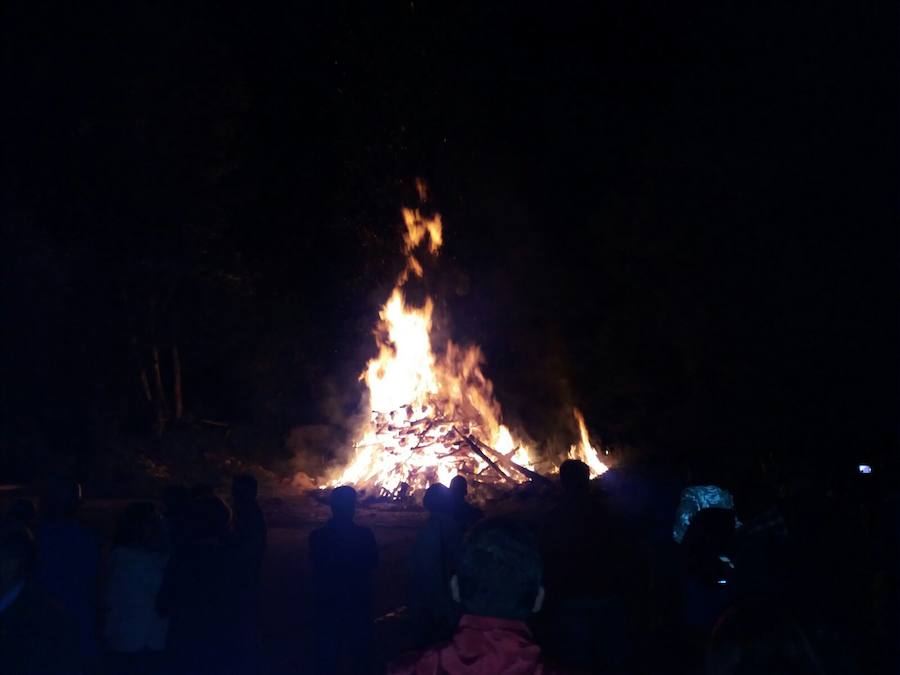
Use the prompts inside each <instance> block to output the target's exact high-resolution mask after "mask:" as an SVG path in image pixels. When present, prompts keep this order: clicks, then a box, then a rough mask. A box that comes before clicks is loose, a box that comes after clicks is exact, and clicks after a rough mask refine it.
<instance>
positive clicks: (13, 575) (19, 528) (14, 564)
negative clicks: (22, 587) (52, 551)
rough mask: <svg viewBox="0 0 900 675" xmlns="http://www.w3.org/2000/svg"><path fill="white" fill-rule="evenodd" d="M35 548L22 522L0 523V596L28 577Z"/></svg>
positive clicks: (35, 553)
mask: <svg viewBox="0 0 900 675" xmlns="http://www.w3.org/2000/svg"><path fill="white" fill-rule="evenodd" d="M36 556H37V548H36V546H35V544H34V537H32V536H31V532H30V531H29V530H28V528H27V527H25V526H24V525H22V523H19V522H16V521H13V520H8V521H5V522H3V523H0V596H3V595H4V594H5V593H6V592H7V591H9V590H10V589H11V588H13V586H15V585H16V584H19V583H21V582H23V581H25V579H27V578H28V575H29V574H30V573H31V570H32V568H33V567H34V561H35V558H36Z"/></svg>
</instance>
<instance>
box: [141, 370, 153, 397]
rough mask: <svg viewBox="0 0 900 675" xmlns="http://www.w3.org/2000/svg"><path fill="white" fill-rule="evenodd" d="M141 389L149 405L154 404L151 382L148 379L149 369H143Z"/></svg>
mask: <svg viewBox="0 0 900 675" xmlns="http://www.w3.org/2000/svg"><path fill="white" fill-rule="evenodd" d="M141 387H142V388H143V390H144V396H145V397H146V398H147V402H148V403H153V394H151V393H150V380H148V379H147V369H146V368H141Z"/></svg>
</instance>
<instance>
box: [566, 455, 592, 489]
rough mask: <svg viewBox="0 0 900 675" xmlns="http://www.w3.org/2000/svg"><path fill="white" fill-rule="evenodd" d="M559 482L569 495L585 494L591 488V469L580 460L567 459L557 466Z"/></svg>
mask: <svg viewBox="0 0 900 675" xmlns="http://www.w3.org/2000/svg"><path fill="white" fill-rule="evenodd" d="M559 482H560V483H561V484H562V488H563V491H564V492H565V493H566V494H567V495H569V496H573V497H580V496H583V495H586V494H587V493H588V492H590V489H591V470H590V468H588V465H587V464H585V463H584V462H582V461H581V460H578V459H567V460H566V461H565V462H563V463H562V464H560V466H559Z"/></svg>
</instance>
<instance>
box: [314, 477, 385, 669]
mask: <svg viewBox="0 0 900 675" xmlns="http://www.w3.org/2000/svg"><path fill="white" fill-rule="evenodd" d="M355 513H356V490H354V489H353V488H352V487H350V486H348V485H345V486H342V487H338V488H335V489H334V490H333V491H332V493H331V514H332V515H331V519H330V520H328V522H326V523H325V524H324V525H323V526H322V527H319V528H317V529H315V530H313V531H312V533H310V535H309V553H310V559H311V562H312V568H313V575H314V597H313V602H314V609H315V614H316V629H317V631H318V635H317V640H316V654H315V667H316V672H317V673H321V674H330V673H335V672H337V667H338V657H339V656H340V655H347V656H348V657H349V659H350V660H351V662H352V669H353V672H356V673H365V672H370V671H371V670H372V669H373V636H372V596H373V590H372V576H373V572H374V571H375V568H376V567H377V566H378V547H377V545H376V543H375V535H374V534H373V533H372V530H371V529H369V528H368V527H363V526H361V525H357V524H356V523H355V522H354V521H353V518H354V516H355Z"/></svg>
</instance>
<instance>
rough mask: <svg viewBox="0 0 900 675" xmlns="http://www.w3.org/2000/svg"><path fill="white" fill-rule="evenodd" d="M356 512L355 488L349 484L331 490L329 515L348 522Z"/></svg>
mask: <svg viewBox="0 0 900 675" xmlns="http://www.w3.org/2000/svg"><path fill="white" fill-rule="evenodd" d="M355 513H356V490H354V489H353V488H352V487H350V486H349V485H342V486H341V487H336V488H335V489H334V490H332V491H331V515H332V516H334V519H335V520H340V521H342V522H349V521H351V520H353V515H354V514H355Z"/></svg>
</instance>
